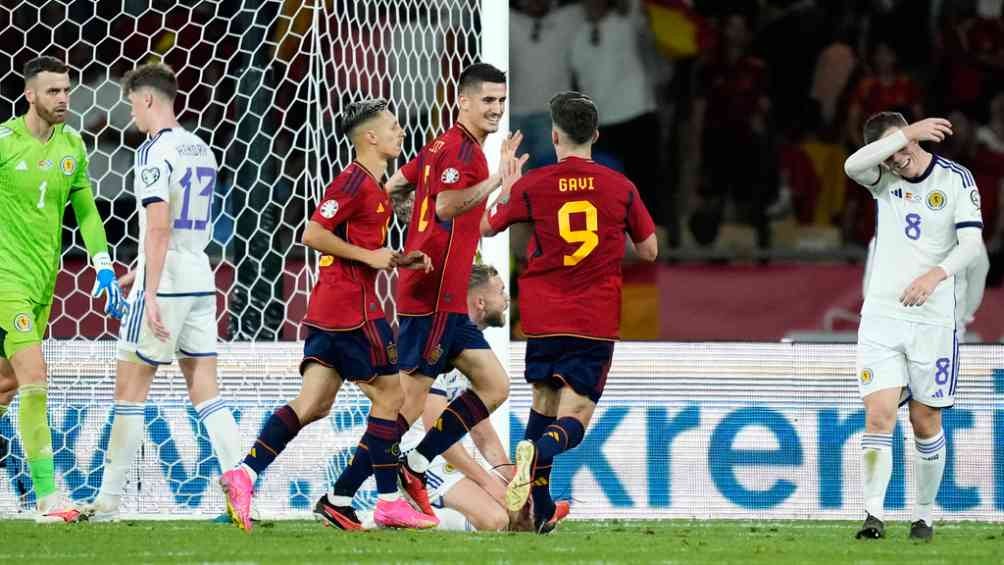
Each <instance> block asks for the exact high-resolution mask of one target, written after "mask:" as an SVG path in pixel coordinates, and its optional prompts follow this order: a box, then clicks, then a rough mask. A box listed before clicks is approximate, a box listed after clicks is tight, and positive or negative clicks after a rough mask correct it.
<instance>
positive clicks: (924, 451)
mask: <svg viewBox="0 0 1004 565" xmlns="http://www.w3.org/2000/svg"><path fill="white" fill-rule="evenodd" d="M916 447H917V449H916V450H915V451H914V453H913V477H914V482H915V486H916V490H915V493H916V496H915V499H914V506H913V521H917V520H923V521H924V522H925V523H926V524H927V525H928V526H933V525H934V522H932V514H933V510H934V497H935V496H937V495H938V487H940V486H941V477H942V475H944V474H945V459H946V451H947V445H946V443H945V434H944V432H943V431H941V430H938V433H937V434H935V436H934V437H931V438H928V439H919V438H917V439H916Z"/></svg>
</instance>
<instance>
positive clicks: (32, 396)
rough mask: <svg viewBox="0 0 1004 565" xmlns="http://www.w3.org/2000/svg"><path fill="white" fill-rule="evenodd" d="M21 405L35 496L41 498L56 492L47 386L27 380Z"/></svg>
mask: <svg viewBox="0 0 1004 565" xmlns="http://www.w3.org/2000/svg"><path fill="white" fill-rule="evenodd" d="M18 394H19V395H20V396H21V405H20V407H19V409H18V427H19V428H20V432H21V442H22V443H23V444H24V453H25V456H26V457H27V459H28V469H29V470H30V472H31V482H32V484H33V485H34V487H35V498H36V499H41V498H44V497H46V496H48V495H50V494H52V493H54V492H56V480H55V469H54V468H53V464H52V431H51V430H50V429H49V417H48V412H47V409H46V404H47V397H48V393H47V388H46V385H44V384H26V385H22V386H21V387H20V388H18Z"/></svg>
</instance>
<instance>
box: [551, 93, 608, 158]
mask: <svg viewBox="0 0 1004 565" xmlns="http://www.w3.org/2000/svg"><path fill="white" fill-rule="evenodd" d="M551 121H552V122H553V123H554V125H555V126H557V127H558V129H560V130H561V131H563V132H565V135H567V136H568V137H569V138H570V139H571V140H572V143H575V144H576V145H582V144H584V143H588V142H589V141H591V140H592V139H593V134H594V133H596V126H597V124H598V123H599V113H598V112H597V111H596V104H593V99H592V98H590V97H589V96H586V95H585V94H583V93H581V92H575V91H574V90H570V91H567V92H559V93H557V94H555V95H554V96H553V97H552V98H551Z"/></svg>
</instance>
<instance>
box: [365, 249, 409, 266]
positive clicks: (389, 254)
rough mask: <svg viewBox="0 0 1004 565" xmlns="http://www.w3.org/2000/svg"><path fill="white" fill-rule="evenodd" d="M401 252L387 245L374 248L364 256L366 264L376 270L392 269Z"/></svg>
mask: <svg viewBox="0 0 1004 565" xmlns="http://www.w3.org/2000/svg"><path fill="white" fill-rule="evenodd" d="M400 257H401V254H400V253H398V252H397V251H394V250H393V249H391V248H389V247H381V248H380V249H374V250H372V251H370V252H369V254H368V255H367V256H366V260H365V262H366V264H367V265H369V266H370V267H372V268H374V269H377V270H386V269H393V268H394V267H395V266H396V265H397V262H398V259H399V258H400Z"/></svg>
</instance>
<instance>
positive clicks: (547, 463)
mask: <svg viewBox="0 0 1004 565" xmlns="http://www.w3.org/2000/svg"><path fill="white" fill-rule="evenodd" d="M551 120H552V122H553V127H552V130H551V140H552V142H553V143H554V146H555V152H556V153H557V156H558V163H557V164H556V165H551V166H548V167H542V168H539V169H536V170H534V171H531V172H529V173H527V175H526V176H523V177H521V174H520V167H521V165H522V163H523V162H524V161H525V156H524V157H523V158H521V159H519V160H509V161H507V162H505V163H503V170H502V173H503V176H504V178H505V180H504V182H503V184H502V192H501V193H500V194H499V197H498V200H497V201H496V202H495V203H494V204H493V205H492V207H491V208H490V209H489V210H488V211H487V212H485V214H484V217H483V218H482V220H481V234H482V235H484V236H486V237H488V236H492V235H495V234H496V233H498V232H499V231H501V230H504V229H506V228H507V227H509V226H510V225H512V224H515V223H519V222H527V223H530V224H531V225H532V226H533V237H532V238H530V243H529V245H528V249H527V257H529V265H528V266H527V269H526V271H525V272H524V273H523V274H522V275H520V278H519V289H520V292H519V303H520V304H519V305H520V316H521V317H522V321H523V330H524V331H525V332H526V334H527V337H528V339H527V343H526V380H527V382H529V383H531V384H532V385H533V407H532V408H531V410H530V417H529V419H528V420H527V426H526V435H525V439H524V441H521V442H520V443H519V445H518V446H517V447H516V476H515V478H514V479H513V480H512V482H510V484H509V488H508V491H507V492H506V504H507V506H509V510H510V511H513V512H516V511H519V510H520V509H522V507H523V506H524V505H525V504H526V501H527V499H528V498H529V497H530V495H531V494H532V496H533V512H534V520H535V522H536V525H537V529H538V531H539V532H544V533H546V532H549V531H551V530H552V529H553V528H554V526H555V524H557V522H558V521H560V520H561V519H562V518H564V517H565V516H566V515H567V514H568V504H567V502H564V501H563V502H560V503H558V504H557V505H555V503H554V501H553V500H551V494H550V490H549V489H550V487H549V482H550V475H551V462H552V460H553V459H554V457H555V456H556V455H558V454H559V453H561V452H564V451H568V450H569V449H572V448H573V447H575V446H577V445H578V444H579V443H580V442H581V441H582V437H583V435H584V434H585V428H586V426H587V425H589V420H590V419H591V418H592V416H593V411H594V410H595V409H596V403H597V402H598V401H599V399H600V395H602V394H603V387H604V385H605V384H606V379H607V372H608V371H609V370H610V362H611V360H612V358H613V352H614V342H615V341H616V340H617V339H618V338H619V329H620V312H621V261H622V260H623V259H624V238H625V234H627V235H630V236H631V240H632V242H634V245H635V248H636V250H637V251H638V255H639V256H640V257H641V258H642V259H644V260H646V261H654V260H655V256H656V251H657V245H656V238H655V224H653V222H652V217H651V216H650V215H649V213H648V210H646V209H645V205H644V204H643V203H642V201H641V198H640V197H639V196H638V189H637V188H636V187H635V186H634V184H632V183H631V181H629V180H628V179H627V178H625V177H624V176H623V175H621V174H620V173H617V172H615V171H613V170H611V169H608V168H607V167H604V166H602V165H598V164H596V163H594V162H593V161H592V160H591V159H590V157H591V155H592V145H593V143H594V142H596V139H597V138H598V137H599V133H598V132H597V130H596V124H597V112H596V106H595V105H593V102H592V100H591V99H590V98H589V97H588V96H586V95H584V94H580V93H578V92H563V93H560V94H557V95H556V96H555V97H554V98H552V99H551Z"/></svg>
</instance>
